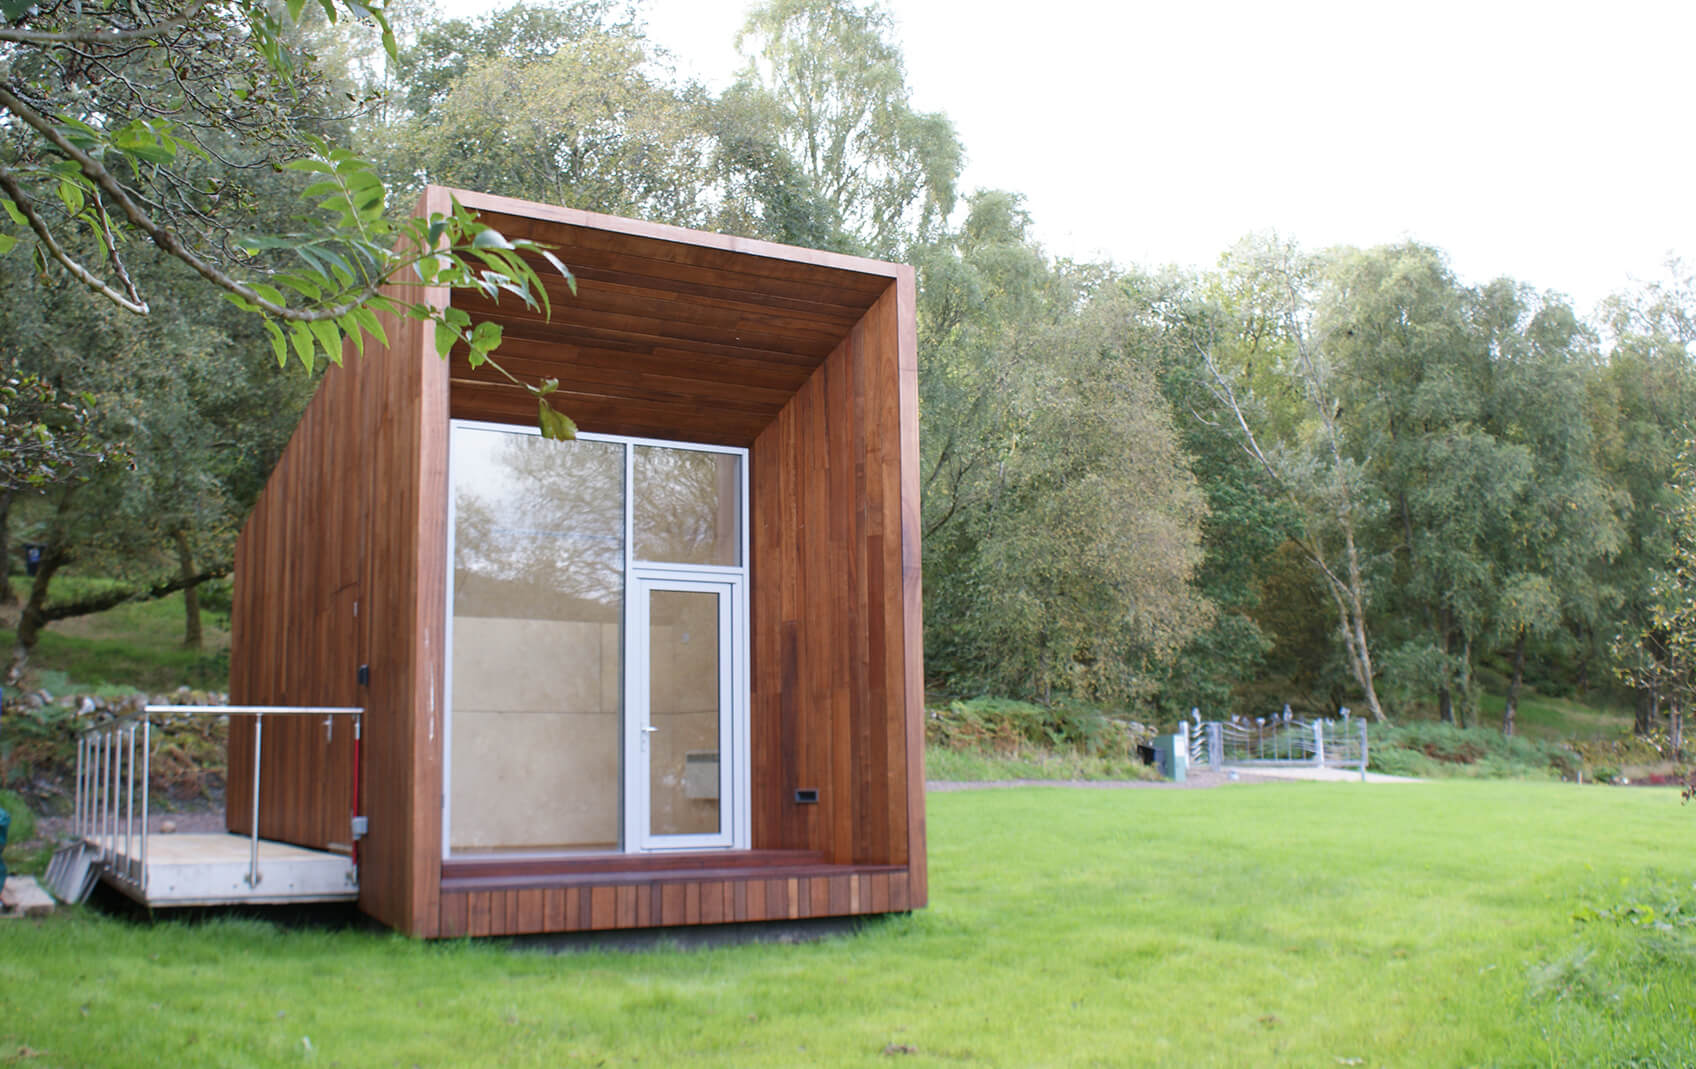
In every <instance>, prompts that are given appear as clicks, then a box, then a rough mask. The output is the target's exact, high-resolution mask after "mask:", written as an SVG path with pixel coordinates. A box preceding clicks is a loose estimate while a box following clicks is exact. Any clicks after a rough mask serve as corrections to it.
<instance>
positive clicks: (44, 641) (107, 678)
mask: <svg viewBox="0 0 1696 1069" xmlns="http://www.w3.org/2000/svg"><path fill="white" fill-rule="evenodd" d="M14 582H17V580H16V579H14ZM106 585H110V584H109V583H108V582H106V581H104V580H97V579H78V578H76V577H74V576H73V577H68V578H66V579H63V580H60V581H59V582H58V583H56V584H55V586H54V590H55V591H56V592H58V593H59V594H61V596H64V597H75V596H77V595H79V594H84V593H90V592H93V591H94V590H97V589H99V588H100V587H102V586H106ZM61 586H62V587H64V589H63V590H62V591H61V590H60V589H59V588H60V587H61ZM14 615H15V611H14ZM226 624H227V619H226V618H225V617H222V616H219V615H216V614H214V613H210V612H204V613H202V636H201V639H202V647H201V648H200V649H198V650H187V649H184V648H183V645H182V642H183V596H182V595H181V594H172V595H170V596H168V597H164V598H159V599H156V600H153V601H136V602H129V603H127V604H124V605H119V606H118V607H117V608H115V609H108V610H107V611H106V612H102V613H95V614H93V615H90V616H78V617H73V618H71V619H68V620H57V621H55V622H53V623H52V624H49V625H48V626H47V629H46V630H45V631H43V632H42V633H41V639H40V642H39V643H38V645H37V646H36V648H35V651H34V653H33V654H31V657H30V672H29V678H28V679H27V680H26V683H27V685H29V686H32V687H45V688H46V689H47V690H48V691H49V692H52V693H55V694H62V693H70V692H73V691H74V692H78V693H83V692H90V691H95V692H106V691H123V692H126V693H127V692H130V691H135V690H138V689H139V690H144V691H147V692H150V693H163V692H165V691H170V690H175V689H176V688H177V687H179V686H188V687H194V688H196V689H212V690H223V689H225V688H226V687H228V686H229V674H230V657H229V647H230V636H229V632H228V631H227V630H226V629H225V626H224V625H226ZM15 640H16V634H15V632H14V631H12V630H10V629H7V628H0V649H7V650H10V649H11V648H12V645H13V643H14V642H15Z"/></svg>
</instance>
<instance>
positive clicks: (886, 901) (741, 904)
mask: <svg viewBox="0 0 1696 1069" xmlns="http://www.w3.org/2000/svg"><path fill="white" fill-rule="evenodd" d="M920 905H922V903H921V902H919V901H917V900H916V899H915V898H914V897H913V893H912V879H911V876H910V874H909V873H907V872H906V871H902V870H893V871H890V870H872V871H858V872H856V871H846V872H829V871H823V870H821V871H819V872H817V873H815V874H810V875H805V876H775V877H773V876H765V875H760V874H758V873H757V872H756V873H752V874H750V875H748V876H746V877H740V878H733V879H702V880H692V879H685V878H676V877H656V878H653V879H646V880H641V881H632V882H628V883H610V884H594V885H588V884H582V885H579V884H572V885H568V886H560V887H538V888H492V889H489V890H480V891H446V892H444V893H443V894H442V897H441V923H440V925H439V927H438V928H437V931H436V934H437V935H439V936H440V937H442V938H444V939H452V938H459V937H462V936H497V935H522V934H525V933H534V932H588V931H604V930H607V929H612V928H670V927H676V926H680V925H696V924H742V923H748V922H753V921H785V920H803V919H808V918H813V917H849V916H858V915H863V914H868V913H899V912H904V911H906V910H909V909H917V908H919V906H920Z"/></svg>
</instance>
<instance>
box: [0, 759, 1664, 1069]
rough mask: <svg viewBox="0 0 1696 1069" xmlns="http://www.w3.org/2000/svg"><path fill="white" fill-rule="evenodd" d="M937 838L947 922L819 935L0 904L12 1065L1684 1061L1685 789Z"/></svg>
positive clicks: (1020, 797) (1266, 792)
mask: <svg viewBox="0 0 1696 1069" xmlns="http://www.w3.org/2000/svg"><path fill="white" fill-rule="evenodd" d="M930 829H931V836H932V839H931V854H930V857H931V874H932V883H931V888H932V904H931V906H930V908H929V909H926V910H923V911H921V912H919V913H916V914H914V915H912V916H910V917H901V918H894V919H892V920H890V921H888V922H885V923H879V924H873V925H870V926H868V927H867V928H866V929H865V930H863V931H862V932H860V933H859V934H857V935H853V936H847V937H841V938H836V939H831V940H828V941H825V942H821V943H817V944H810V945H748V946H737V947H729V948H722V949H715V950H704V951H703V950H696V951H688V952H681V951H675V950H658V951H647V952H640V953H614V952H594V953H576V954H569V955H564V956H550V955H546V954H542V953H537V952H514V951H512V950H509V949H507V948H506V947H505V946H504V945H502V944H499V943H459V944H446V945H429V944H422V943H415V942H410V941H408V940H405V939H402V938H400V937H397V936H390V935H385V934H373V933H369V932H332V931H299V930H293V931H288V930H281V929H278V928H276V927H273V926H272V925H270V924H265V923H259V922H254V921H239V922H217V923H206V924H200V925H193V926H190V925H183V924H177V923H161V924H157V925H154V926H151V927H149V926H145V925H140V924H136V923H133V922H129V921H120V920H114V919H110V918H106V917H102V916H96V915H92V914H89V913H87V912H77V913H72V914H68V915H62V916H58V917H55V918H52V919H50V920H46V921H42V922H22V921H12V922H5V923H0V1063H4V1062H6V1061H7V1060H8V1059H17V1060H18V1061H19V1063H20V1064H28V1065H32V1066H41V1067H46V1066H72V1065H75V1066H82V1065H173V1066H175V1065H273V1064H277V1065H293V1064H307V1063H316V1064H323V1065H342V1066H390V1065H398V1066H402V1067H409V1066H413V1065H419V1066H444V1065H510V1066H528V1065H535V1066H558V1065H574V1064H587V1065H636V1064H643V1065H652V1066H670V1065H676V1064H682V1063H688V1064H707V1065H736V1066H742V1065H781V1066H793V1065H883V1064H890V1063H891V1062H892V1061H893V1062H894V1063H896V1064H910V1065H962V1064H966V1065H1006V1066H1027V1065H1172V1066H1192V1065H1225V1066H1236V1065H1294V1066H1332V1065H1367V1066H1462V1065H1603V1064H1606V1065H1627V1064H1629V1065H1637V1066H1650V1065H1667V1066H1671V1065H1688V1064H1691V1063H1692V1062H1696V967H1693V966H1696V940H1693V939H1692V929H1691V928H1690V927H1689V926H1688V925H1689V923H1690V921H1691V918H1692V916H1693V915H1696V894H1693V892H1692V885H1691V880H1692V876H1693V873H1696V855H1693V853H1692V851H1691V849H1690V846H1691V845H1692V843H1693V842H1696V813H1692V812H1691V811H1689V810H1686V809H1683V808H1681V807H1680V806H1679V804H1678V801H1677V796H1676V794H1674V793H1673V792H1671V791H1666V790H1653V791H1651V790H1632V789H1622V788H1598V787H1591V788H1577V787H1570V786H1563V785H1559V784H1537V783H1505V782H1447V783H1430V784H1416V785H1373V786H1361V785H1358V784H1278V785H1266V786H1246V785H1244V786H1234V787H1227V788H1221V789H1217V790H1212V791H1160V790H1143V791H1088V790H1067V789H1045V788H1031V789H1022V790H1011V791H986V792H961V793H957V794H940V795H932V796H931V798H930ZM1632 904H1635V905H1636V906H1637V907H1638V908H1637V910H1636V911H1635V912H1626V911H1625V910H1624V909H1622V908H1621V907H1625V906H1629V905H1632ZM1645 910H1652V911H1653V912H1652V913H1648V912H1645ZM1610 914H1611V915H1610ZM1576 917H1584V918H1588V919H1586V920H1582V921H1581V920H1578V919H1575V918H1576ZM1657 924H1661V925H1664V926H1665V927H1664V928H1658V927H1656V925H1657ZM26 1051H27V1053H26ZM909 1051H910V1053H908V1052H909ZM886 1052H887V1054H886Z"/></svg>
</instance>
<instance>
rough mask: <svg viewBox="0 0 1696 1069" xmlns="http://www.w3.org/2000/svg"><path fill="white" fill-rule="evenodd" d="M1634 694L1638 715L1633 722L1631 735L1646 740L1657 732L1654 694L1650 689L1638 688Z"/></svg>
mask: <svg viewBox="0 0 1696 1069" xmlns="http://www.w3.org/2000/svg"><path fill="white" fill-rule="evenodd" d="M1634 694H1635V697H1636V715H1635V716H1634V717H1633V718H1632V721H1631V733H1632V734H1633V735H1636V736H1637V737H1638V738H1644V737H1646V736H1647V735H1648V734H1649V733H1650V732H1652V731H1654V730H1655V700H1654V694H1653V692H1651V691H1650V690H1649V688H1648V687H1638V688H1637V689H1636V691H1635V692H1634Z"/></svg>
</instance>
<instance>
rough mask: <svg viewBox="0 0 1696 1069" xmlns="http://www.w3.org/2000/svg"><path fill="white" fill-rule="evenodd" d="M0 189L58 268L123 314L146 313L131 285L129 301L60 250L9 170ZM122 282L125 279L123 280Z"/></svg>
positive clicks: (0, 180)
mask: <svg viewBox="0 0 1696 1069" xmlns="http://www.w3.org/2000/svg"><path fill="white" fill-rule="evenodd" d="M0 189H3V190H5V191H6V196H8V197H10V198H11V200H12V203H13V204H15V205H17V207H18V211H19V212H20V213H22V215H23V217H24V219H25V221H26V222H28V223H29V228H30V229H31V230H33V231H35V236H36V239H37V240H38V241H40V242H41V247H42V248H43V249H46V250H47V254H48V255H49V256H51V257H53V259H55V260H57V261H58V262H59V266H61V267H63V268H64V269H65V270H66V271H69V272H70V273H71V277H73V278H75V279H76V280H77V281H78V282H81V283H82V284H83V285H85V286H87V287H88V288H89V289H91V290H93V291H94V292H96V293H98V294H100V295H101V296H102V297H105V298H106V299H107V300H109V301H111V302H112V303H113V304H115V305H117V306H118V307H120V308H122V309H124V310H126V311H130V312H134V313H135V314H136V315H146V314H147V313H148V310H149V309H148V306H147V302H146V301H144V300H140V299H139V297H140V295H139V294H136V293H135V287H134V286H133V285H131V286H129V287H128V288H129V290H130V293H131V294H132V295H134V296H135V297H136V298H137V299H133V300H132V299H131V297H129V296H125V295H124V294H122V293H119V292H118V291H117V290H115V289H113V288H112V287H111V286H108V285H107V284H106V283H105V282H102V281H101V280H100V277H99V276H98V275H96V274H95V273H94V272H92V271H90V270H89V269H88V268H86V267H84V266H83V265H82V264H80V263H78V262H77V261H75V260H73V259H71V257H70V254H68V253H67V252H65V250H64V249H62V248H60V246H59V243H58V241H56V240H54V237H53V231H52V230H51V229H50V228H49V227H48V226H47V221H46V220H45V219H43V218H41V214H40V213H39V212H37V211H36V210H35V202H34V201H32V200H30V199H29V197H28V196H27V195H26V194H25V193H24V191H23V188H22V187H21V186H19V185H18V183H17V180H16V179H14V178H13V177H12V174H11V172H10V171H5V170H0ZM126 281H128V280H127V279H126Z"/></svg>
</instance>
